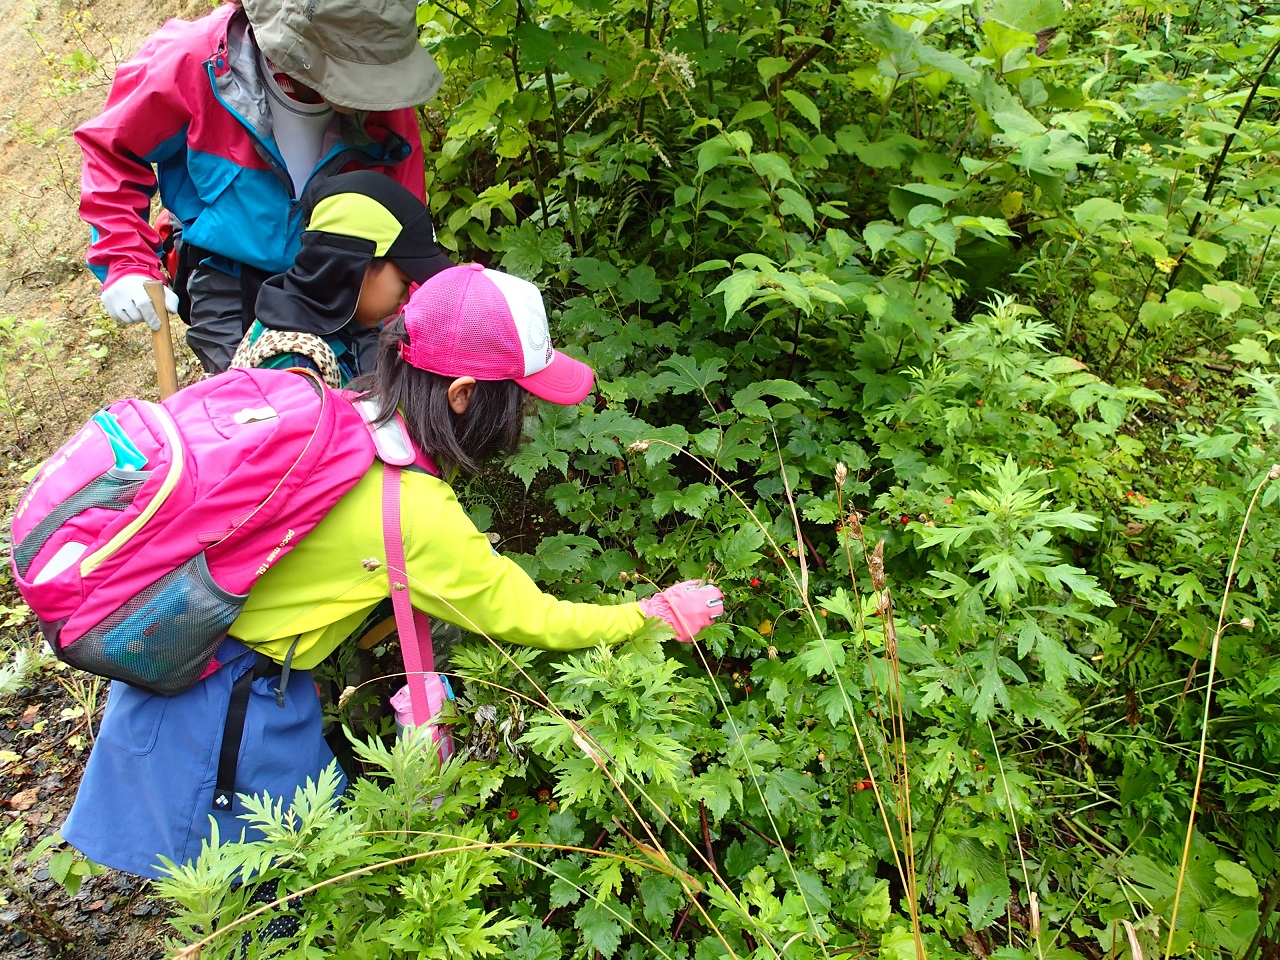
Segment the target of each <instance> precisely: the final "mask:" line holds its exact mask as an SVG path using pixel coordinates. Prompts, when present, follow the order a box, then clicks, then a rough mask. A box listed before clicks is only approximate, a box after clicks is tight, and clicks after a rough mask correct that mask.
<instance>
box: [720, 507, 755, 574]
mask: <svg viewBox="0 0 1280 960" xmlns="http://www.w3.org/2000/svg"><path fill="white" fill-rule="evenodd" d="M763 545H764V531H763V530H761V529H760V527H759V526H757V525H756V524H755V523H754V522H751V521H749V520H747V521H743V522H742V523H741V524H739V525H738V526H737V527H736V528H734V529H732V530H730V531H728V532H727V533H724V534H721V536H720V538H719V541H718V547H717V549H716V557H717V558H718V559H719V560H720V562H721V563H723V564H724V569H725V571H726V572H734V571H738V570H747V569H749V568H751V567H753V566H755V565H756V564H757V563H759V562H760V560H761V559H763V558H762V557H761V555H760V553H759V552H758V551H759V549H760V547H762V546H763Z"/></svg>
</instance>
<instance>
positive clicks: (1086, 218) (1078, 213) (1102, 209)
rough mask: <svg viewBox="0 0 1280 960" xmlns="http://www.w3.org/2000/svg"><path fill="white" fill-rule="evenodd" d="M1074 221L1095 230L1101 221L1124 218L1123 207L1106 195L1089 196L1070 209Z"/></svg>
mask: <svg viewBox="0 0 1280 960" xmlns="http://www.w3.org/2000/svg"><path fill="white" fill-rule="evenodd" d="M1071 216H1072V218H1073V219H1074V220H1075V222H1076V223H1078V224H1080V226H1082V227H1084V228H1085V229H1087V230H1096V229H1097V227H1098V225H1099V224H1101V223H1107V222H1110V221H1113V220H1123V219H1124V218H1125V212H1124V207H1122V206H1121V205H1120V204H1118V203H1116V202H1115V201H1114V200H1108V199H1107V198H1106V197H1090V198H1089V199H1088V200H1086V201H1085V202H1084V203H1082V204H1079V205H1078V206H1077V207H1076V208H1075V209H1073V210H1072V211H1071Z"/></svg>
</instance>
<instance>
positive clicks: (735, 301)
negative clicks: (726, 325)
mask: <svg viewBox="0 0 1280 960" xmlns="http://www.w3.org/2000/svg"><path fill="white" fill-rule="evenodd" d="M763 282H764V275H763V274H761V273H757V272H756V271H755V270H735V271H734V272H733V273H731V274H730V275H729V276H727V277H725V278H724V279H723V280H721V281H720V282H719V283H718V284H716V288H715V289H714V290H712V291H711V293H712V294H717V293H723V294H724V315H725V319H730V318H732V317H733V315H734V314H736V313H737V312H738V311H739V310H741V309H742V305H743V304H744V303H746V302H747V300H749V299H750V298H751V295H752V294H754V293H755V292H756V291H757V290H759V289H760V284H762V283H763Z"/></svg>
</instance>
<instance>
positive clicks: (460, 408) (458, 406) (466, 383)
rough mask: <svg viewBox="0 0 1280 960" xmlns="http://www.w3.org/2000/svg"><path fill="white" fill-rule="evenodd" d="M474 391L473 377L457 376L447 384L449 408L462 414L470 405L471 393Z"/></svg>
mask: <svg viewBox="0 0 1280 960" xmlns="http://www.w3.org/2000/svg"><path fill="white" fill-rule="evenodd" d="M475 392H476V378H475V377H459V378H458V379H457V380H455V381H453V383H451V384H449V409H450V410H452V411H453V412H454V413H456V414H457V415H458V416H462V415H463V414H464V413H466V412H467V407H469V406H471V395H472V394H473V393H475Z"/></svg>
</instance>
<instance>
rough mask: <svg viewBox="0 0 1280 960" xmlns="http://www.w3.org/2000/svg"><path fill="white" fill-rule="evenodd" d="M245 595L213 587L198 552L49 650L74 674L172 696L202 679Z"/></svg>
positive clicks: (207, 567)
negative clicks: (80, 672)
mask: <svg viewBox="0 0 1280 960" xmlns="http://www.w3.org/2000/svg"><path fill="white" fill-rule="evenodd" d="M247 596H248V594H244V595H238V594H234V593H228V592H227V591H225V590H223V589H222V588H221V587H219V586H218V585H217V584H216V583H214V581H213V578H212V577H211V576H210V575H209V566H208V563H207V562H206V560H205V556H204V554H203V553H200V554H197V555H196V556H194V557H192V558H191V559H190V560H188V561H187V562H186V563H184V564H183V565H182V566H180V567H178V568H177V569H176V570H173V571H171V572H170V573H167V574H165V575H164V576H163V577H161V578H160V579H159V580H157V581H156V582H155V583H153V584H152V585H151V586H149V587H147V588H146V589H145V590H142V591H141V592H140V593H138V594H137V596H135V597H133V598H132V599H130V600H129V601H128V602H127V603H125V604H123V605H121V606H120V607H119V608H117V609H116V611H115V612H114V613H112V614H110V615H109V616H107V617H105V618H104V619H103V620H102V621H101V622H100V623H98V624H97V625H96V626H95V627H93V628H92V629H91V630H89V631H87V632H86V633H85V634H84V635H83V636H81V637H79V638H77V639H76V640H74V641H72V642H71V643H70V644H68V645H67V646H65V647H61V648H60V649H59V647H58V645H57V644H54V649H56V650H58V651H59V655H60V656H61V657H62V659H63V660H65V661H66V662H67V663H69V664H71V665H72V666H73V667H77V668H79V669H81V670H87V671H88V672H89V673H96V674H98V675H99V676H103V677H110V678H111V679H113V680H123V681H125V682H126V683H130V684H133V685H134V686H136V687H142V688H143V689H145V690H150V691H152V692H153V693H159V694H163V695H165V696H172V695H173V694H176V693H181V692H182V691H184V690H186V689H188V688H190V687H192V686H193V685H194V684H195V683H196V681H198V680H199V679H200V678H201V677H202V676H203V675H204V673H205V671H206V670H207V669H208V667H209V661H210V660H212V659H213V655H214V653H215V652H216V651H217V649H218V645H219V644H220V643H221V642H222V640H223V638H224V637H225V636H226V635H227V630H228V629H229V628H230V627H231V624H232V623H233V622H235V619H236V617H238V616H239V615H240V610H241V608H243V607H244V602H245V599H246V598H247Z"/></svg>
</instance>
